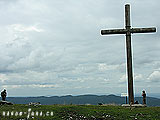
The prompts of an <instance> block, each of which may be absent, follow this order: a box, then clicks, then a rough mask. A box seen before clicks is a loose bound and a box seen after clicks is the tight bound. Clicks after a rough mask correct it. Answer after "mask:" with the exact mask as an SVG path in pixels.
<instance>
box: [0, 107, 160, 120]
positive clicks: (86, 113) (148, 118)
mask: <svg viewBox="0 0 160 120" xmlns="http://www.w3.org/2000/svg"><path fill="white" fill-rule="evenodd" d="M27 118H29V120H136V119H137V120H160V107H145V108H132V109H130V108H124V107H121V106H111V105H110V106H98V105H40V106H29V105H11V106H8V105H2V106H0V120H27Z"/></svg>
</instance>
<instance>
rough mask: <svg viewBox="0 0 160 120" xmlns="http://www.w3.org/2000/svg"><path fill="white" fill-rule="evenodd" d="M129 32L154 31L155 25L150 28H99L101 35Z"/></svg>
mask: <svg viewBox="0 0 160 120" xmlns="http://www.w3.org/2000/svg"><path fill="white" fill-rule="evenodd" d="M127 32H130V33H149V32H156V28H155V27H151V28H131V29H111V30H101V34H102V35H109V34H127Z"/></svg>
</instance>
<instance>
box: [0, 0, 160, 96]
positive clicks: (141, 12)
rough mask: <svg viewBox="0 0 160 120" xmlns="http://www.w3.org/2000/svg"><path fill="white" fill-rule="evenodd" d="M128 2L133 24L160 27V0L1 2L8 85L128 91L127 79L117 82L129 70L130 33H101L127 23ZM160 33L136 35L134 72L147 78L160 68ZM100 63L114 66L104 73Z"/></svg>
mask: <svg viewBox="0 0 160 120" xmlns="http://www.w3.org/2000/svg"><path fill="white" fill-rule="evenodd" d="M127 2H129V3H131V8H132V9H131V12H132V25H133V27H147V26H157V27H158V28H159V25H160V23H159V14H160V13H159V12H158V10H159V6H158V5H159V1H158V0H154V1H138V0H136V1H131V0H127V1H126V0H123V1H109V0H101V1H99V0H95V1H92V0H82V1H74V0H69V1H67V2H66V1H65V0H61V1H55V0H53V1H43V0H39V1H38V2H37V1H35V0H30V1H27V0H16V2H11V1H9V0H7V1H6V0H5V1H1V2H0V17H1V22H0V49H1V50H0V59H1V62H0V72H1V74H5V75H6V77H7V80H6V81H3V85H7V84H10V85H16V83H17V85H37V86H36V87H35V88H34V90H35V91H34V93H33V95H36V94H37V92H36V91H39V90H40V91H41V92H42V94H47V93H46V92H44V91H43V90H42V87H44V86H39V88H38V85H43V84H47V85H48V84H51V85H59V86H63V87H64V89H65V90H64V89H63V88H57V89H56V90H55V89H54V90H55V91H54V93H53V94H61V93H63V94H66V93H67V92H68V93H78V94H83V93H85V91H86V93H88V92H90V93H92V92H93V93H96V90H97V92H111V93H114V92H120V91H123V90H124V89H125V88H124V86H125V85H126V84H125V82H123V84H121V86H120V87H116V86H119V82H118V81H119V80H121V77H122V75H124V74H125V72H126V52H125V35H122V36H121V35H120V36H119V35H116V36H101V35H100V30H101V29H108V28H123V27H124V4H125V3H127ZM144 4H145V5H144ZM153 16H154V17H153ZM159 35H160V34H159V32H157V33H156V34H149V35H145V34H141V35H133V37H132V38H133V39H132V43H133V54H134V56H133V57H134V58H133V60H134V70H135V73H137V74H142V76H143V77H144V78H143V79H145V77H146V76H147V75H149V74H150V73H152V72H153V71H154V69H158V68H159V67H158V65H159V64H158V65H157V67H156V65H154V64H153V63H155V61H157V62H158V61H159V60H160V58H159V52H158V51H159V50H160V46H159V45H160V44H159ZM99 64H106V65H108V66H110V67H108V68H107V69H106V70H103V71H101V70H99V69H98V65H99ZM111 66H112V67H113V66H117V67H115V68H114V69H111ZM109 68H110V69H109ZM139 79H141V77H140V76H139ZM102 83H104V84H102ZM139 84H140V85H141V84H142V83H141V82H139ZM142 85H143V84H142ZM151 85H152V83H151ZM105 86H106V87H105ZM13 87H15V86H13ZM48 87H49V86H48ZM50 87H51V86H50ZM87 87H88V88H87ZM110 87H111V88H114V89H111V88H110ZM1 88H2V86H1ZM71 88H75V89H74V90H71ZM76 88H77V89H78V90H77V89H76ZM95 88H96V90H95ZM126 88H127V86H126ZM15 89H17V90H19V89H21V91H24V93H25V94H28V93H27V90H25V89H24V90H23V89H22V88H15ZM31 89H32V90H33V88H31ZM56 92H57V93H56ZM12 94H14V93H12ZM17 94H19V95H20V94H21V95H23V94H22V92H19V93H17ZM48 94H52V91H51V90H48Z"/></svg>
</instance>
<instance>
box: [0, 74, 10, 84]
mask: <svg viewBox="0 0 160 120" xmlns="http://www.w3.org/2000/svg"><path fill="white" fill-rule="evenodd" d="M6 80H8V78H7V76H6V75H5V74H0V81H1V82H2V83H4V82H5V81H6Z"/></svg>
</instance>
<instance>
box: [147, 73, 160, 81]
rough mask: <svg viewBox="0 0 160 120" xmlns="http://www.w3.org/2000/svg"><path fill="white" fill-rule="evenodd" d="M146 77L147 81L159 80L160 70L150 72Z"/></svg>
mask: <svg viewBox="0 0 160 120" xmlns="http://www.w3.org/2000/svg"><path fill="white" fill-rule="evenodd" d="M147 79H148V80H149V82H155V83H157V82H160V71H154V72H152V73H151V74H150V75H149V77H148V78H147Z"/></svg>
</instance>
